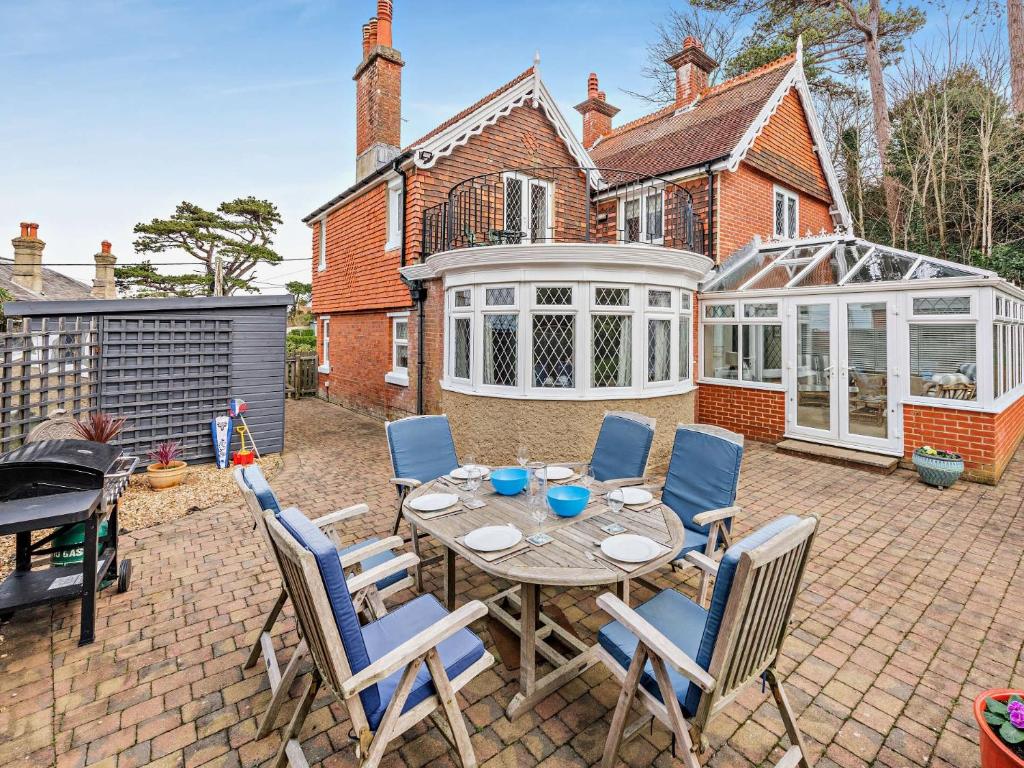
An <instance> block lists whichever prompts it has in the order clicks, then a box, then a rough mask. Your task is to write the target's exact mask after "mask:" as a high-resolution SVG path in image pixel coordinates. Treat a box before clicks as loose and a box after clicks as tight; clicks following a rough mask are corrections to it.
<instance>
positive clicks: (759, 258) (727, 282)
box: [711, 251, 785, 291]
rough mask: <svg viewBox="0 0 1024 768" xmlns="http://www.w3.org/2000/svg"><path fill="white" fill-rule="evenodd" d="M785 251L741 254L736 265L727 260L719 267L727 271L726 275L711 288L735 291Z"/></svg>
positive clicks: (713, 289) (724, 271)
mask: <svg viewBox="0 0 1024 768" xmlns="http://www.w3.org/2000/svg"><path fill="white" fill-rule="evenodd" d="M783 253H785V251H769V252H767V253H765V252H757V253H754V254H751V255H748V256H740V257H738V261H739V263H738V264H735V265H734V264H730V263H729V261H726V262H725V263H723V264H722V265H721V266H720V267H719V270H720V271H722V272H723V273H726V274H725V276H724V277H723V278H722V279H721V280H720V281H719V282H718V283H716V284H715V286H714V287H713V288H712V289H711V290H712V291H735V290H736V289H737V288H739V287H740V286H741V285H743V284H744V283H746V282H747V281H748V280H749V279H750V278H752V277H753V276H754V275H756V274H757V273H758V272H760V271H761V270H762V269H763V268H764V267H766V266H767V265H768V263H769V262H771V261H772V260H774V259H777V258H778V257H779V256H780V255H781V254H783Z"/></svg>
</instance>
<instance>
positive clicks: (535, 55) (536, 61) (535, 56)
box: [533, 48, 540, 69]
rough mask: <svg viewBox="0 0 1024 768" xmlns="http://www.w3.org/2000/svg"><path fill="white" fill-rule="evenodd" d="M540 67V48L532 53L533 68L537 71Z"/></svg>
mask: <svg viewBox="0 0 1024 768" xmlns="http://www.w3.org/2000/svg"><path fill="white" fill-rule="evenodd" d="M539 66H540V48H538V49H537V50H536V51H534V52H533V68H534V69H537V67H539Z"/></svg>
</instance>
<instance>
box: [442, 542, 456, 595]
mask: <svg viewBox="0 0 1024 768" xmlns="http://www.w3.org/2000/svg"><path fill="white" fill-rule="evenodd" d="M444 607H445V608H447V609H448V610H449V611H454V610H455V551H454V550H453V549H452V548H451V547H445V550H444Z"/></svg>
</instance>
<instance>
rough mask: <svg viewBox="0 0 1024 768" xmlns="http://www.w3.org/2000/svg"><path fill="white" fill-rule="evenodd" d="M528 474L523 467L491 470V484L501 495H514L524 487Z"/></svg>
mask: <svg viewBox="0 0 1024 768" xmlns="http://www.w3.org/2000/svg"><path fill="white" fill-rule="evenodd" d="M528 477H529V475H528V474H527V472H526V469H524V468H523V467H502V468H501V469H494V470H491V485H492V486H493V487H494V490H495V491H497V492H498V493H500V494H501V495H502V496H515V495H516V494H517V493H519V492H520V491H522V490H523V488H525V487H526V481H527V479H528Z"/></svg>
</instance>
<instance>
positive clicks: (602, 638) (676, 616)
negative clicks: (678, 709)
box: [597, 589, 708, 717]
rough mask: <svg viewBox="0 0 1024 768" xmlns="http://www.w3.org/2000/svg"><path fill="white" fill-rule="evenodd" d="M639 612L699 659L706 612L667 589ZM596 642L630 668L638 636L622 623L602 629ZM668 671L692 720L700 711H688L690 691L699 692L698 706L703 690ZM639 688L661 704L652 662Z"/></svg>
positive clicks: (608, 625) (622, 664)
mask: <svg viewBox="0 0 1024 768" xmlns="http://www.w3.org/2000/svg"><path fill="white" fill-rule="evenodd" d="M636 612H637V613H639V614H640V615H641V616H642V617H643V618H645V619H646V620H647V621H649V622H650V623H651V624H653V625H654V626H655V627H656V628H657V629H658V631H659V632H661V633H662V634H663V635H665V637H667V638H668V639H669V641H670V642H671V643H673V644H674V645H676V646H677V647H678V648H679V649H680V650H682V651H683V652H684V653H685V654H686V655H688V656H689V657H690V658H692V659H695V658H696V655H697V648H698V646H699V645H700V640H701V636H702V634H703V633H704V624H705V622H706V620H707V616H708V614H707V611H705V610H704V609H703V608H701V607H700V606H699V605H697V604H696V603H695V602H693V601H692V600H690V599H689V598H687V597H685V596H683V595H681V594H680V593H678V592H676V591H675V590H672V589H666V590H664V591H663V592H659V593H658V594H657V595H655V596H654V597H652V598H651V599H650V600H648V601H647V602H646V603H644V604H643V605H641V606H640V607H639V608H637V609H636ZM597 642H598V643H600V645H601V647H602V648H604V649H605V650H606V651H607V652H608V653H610V654H611V656H612V658H614V659H615V661H616V662H618V663H619V665H620V666H621V667H622V668H623V669H628V668H629V664H630V662H631V661H632V660H633V654H634V653H636V647H637V639H636V635H634V634H633V633H632V632H630V631H629V630H628V629H626V628H625V627H624V626H622V625H621V624H620V623H619V622H617V621H612V622H610V623H608V624H605V625H604V626H603V627H601V630H600V631H599V632H598V633H597ZM666 667H667V669H668V676H669V679H670V680H671V681H672V688H673V689H674V690H675V692H676V698H677V699H679V703H680V704H681V705H683V712H684V714H685V715H686V716H687V717H693V715H694V713H695V712H696V711H697V709H696V703H694V704H693V705H692V706H691V707H690V708H687V706H686V704H684V702H688V701H689V699H690V695H689V694H690V689H691V688H692V689H693V690H694V691H695V692H696V697H695V701H698V702H699V701H700V693H701V691H700V688H698V687H697V686H695V685H693V684H692V683H691V682H690V681H689V680H687V679H686V678H685V677H683V676H682V675H680V674H679V673H678V672H676V671H675V670H674V669H673V668H672V667H670V666H667V665H666ZM640 684H641V685H642V686H644V688H646V689H647V690H648V691H649V692H650V693H651V694H652V695H653V696H656V697H657V699H658V700H659V701H663V699H662V698H661V691H660V690H659V689H658V680H657V678H656V677H655V676H654V668H653V667H652V666H651V663H650V662H649V661H648V662H647V665H646V666H645V667H644V673H643V675H641V677H640Z"/></svg>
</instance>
